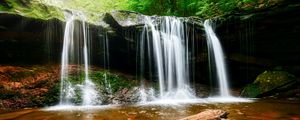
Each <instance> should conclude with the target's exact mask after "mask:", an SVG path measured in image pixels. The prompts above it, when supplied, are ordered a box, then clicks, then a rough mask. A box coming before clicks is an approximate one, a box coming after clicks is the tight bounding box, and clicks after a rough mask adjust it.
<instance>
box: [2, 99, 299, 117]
mask: <svg viewBox="0 0 300 120" xmlns="http://www.w3.org/2000/svg"><path fill="white" fill-rule="evenodd" d="M205 109H221V110H225V111H227V112H229V115H228V119H230V120H244V119H247V120H248V119H250V120H251V119H254V120H257V119H258V120H300V101H281V100H257V101H256V102H253V103H213V104H212V103H193V104H185V105H167V106H161V105H160V106H159V105H139V106H137V105H126V106H99V107H89V108H77V109H76V108H75V109H72V110H71V109H69V110H53V109H52V110H49V109H48V110H45V109H23V110H17V111H0V119H1V120H2V119H10V120H176V119H180V118H184V117H187V116H189V115H194V114H197V113H199V112H201V111H203V110H205Z"/></svg>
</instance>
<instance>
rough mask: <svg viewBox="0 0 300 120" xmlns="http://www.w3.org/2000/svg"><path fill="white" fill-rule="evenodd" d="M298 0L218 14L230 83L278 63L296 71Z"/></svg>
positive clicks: (299, 30) (218, 30)
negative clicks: (268, 6)
mask: <svg viewBox="0 0 300 120" xmlns="http://www.w3.org/2000/svg"><path fill="white" fill-rule="evenodd" d="M299 10H300V3H299V1H298V2H297V1H294V2H293V4H292V3H291V4H280V5H275V6H273V7H271V8H268V9H264V10H260V11H254V12H251V13H236V14H230V15H225V16H222V17H219V19H218V20H217V22H216V24H217V25H216V33H217V34H218V36H219V38H220V40H221V42H222V45H223V47H224V50H225V53H226V55H227V56H226V58H227V60H228V61H229V62H228V64H229V65H228V66H229V67H230V72H229V73H231V75H230V76H231V78H232V83H233V84H235V83H236V84H237V85H238V84H247V83H252V82H253V80H255V78H256V76H257V75H258V74H260V73H262V72H263V71H265V70H267V69H272V68H275V67H277V66H281V67H282V68H283V69H284V70H286V71H288V72H290V73H292V74H295V75H298V74H300V66H299V61H300V57H299V56H297V55H296V54H298V53H300V49H299V47H298V44H300V43H299V38H300V37H299V35H298V34H299V33H300V24H299V21H300V17H299V16H300V13H299V12H295V11H299Z"/></svg>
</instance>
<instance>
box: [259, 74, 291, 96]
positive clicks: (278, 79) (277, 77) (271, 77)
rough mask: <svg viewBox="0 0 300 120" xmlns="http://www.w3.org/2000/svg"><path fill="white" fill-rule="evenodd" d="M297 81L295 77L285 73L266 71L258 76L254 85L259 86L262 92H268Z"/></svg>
mask: <svg viewBox="0 0 300 120" xmlns="http://www.w3.org/2000/svg"><path fill="white" fill-rule="evenodd" d="M295 79H296V77H295V76H294V75H292V74H289V73H288V72H285V71H265V72H263V73H262V74H260V75H258V76H257V78H256V80H255V81H254V84H257V85H259V86H260V87H259V88H260V90H261V91H262V92H267V91H269V90H272V89H274V88H276V87H278V86H280V85H283V84H285V83H288V82H290V81H292V80H295Z"/></svg>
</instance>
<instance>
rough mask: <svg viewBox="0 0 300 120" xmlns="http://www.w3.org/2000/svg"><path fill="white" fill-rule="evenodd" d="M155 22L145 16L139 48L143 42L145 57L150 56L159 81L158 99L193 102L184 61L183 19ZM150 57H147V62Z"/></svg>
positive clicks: (186, 66) (164, 19) (185, 60)
mask: <svg viewBox="0 0 300 120" xmlns="http://www.w3.org/2000/svg"><path fill="white" fill-rule="evenodd" d="M156 22H157V21H155V20H154V19H151V17H145V26H144V29H143V32H142V37H141V42H142V43H141V44H140V45H142V46H141V49H142V48H143V46H144V42H146V40H147V44H148V47H146V48H147V49H148V54H151V53H152V54H153V56H154V63H155V67H156V71H157V73H158V81H159V97H158V99H160V100H166V99H168V100H170V99H171V100H185V99H194V98H195V96H194V94H193V93H194V92H193V91H192V90H191V88H190V86H189V84H188V82H189V70H188V69H189V67H188V65H189V63H188V60H187V59H186V57H187V53H188V51H187V50H188V49H187V48H186V47H187V42H186V36H185V29H184V28H185V27H184V23H183V20H181V19H179V18H176V17H162V18H161V22H158V24H157V23H156ZM145 36H146V37H145ZM150 38H152V39H151V40H150ZM141 52H144V50H143V51H141ZM152 54H151V55H148V56H149V60H150V61H151V56H152ZM141 60H143V59H141Z"/></svg>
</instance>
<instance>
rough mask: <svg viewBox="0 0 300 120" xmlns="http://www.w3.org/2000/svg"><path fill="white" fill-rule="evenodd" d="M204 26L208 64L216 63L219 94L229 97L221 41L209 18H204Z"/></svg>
mask: <svg viewBox="0 0 300 120" xmlns="http://www.w3.org/2000/svg"><path fill="white" fill-rule="evenodd" d="M204 28H205V33H206V37H207V46H208V54H209V62H210V64H215V65H216V72H217V79H218V83H219V88H220V96H221V97H230V96H231V95H230V92H229V88H228V80H227V79H228V78H227V71H226V65H225V60H224V53H223V50H222V46H221V43H220V41H219V39H218V37H217V36H216V34H215V32H214V30H213V28H212V22H211V21H210V20H205V22H204ZM210 67H212V65H210Z"/></svg>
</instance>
